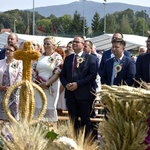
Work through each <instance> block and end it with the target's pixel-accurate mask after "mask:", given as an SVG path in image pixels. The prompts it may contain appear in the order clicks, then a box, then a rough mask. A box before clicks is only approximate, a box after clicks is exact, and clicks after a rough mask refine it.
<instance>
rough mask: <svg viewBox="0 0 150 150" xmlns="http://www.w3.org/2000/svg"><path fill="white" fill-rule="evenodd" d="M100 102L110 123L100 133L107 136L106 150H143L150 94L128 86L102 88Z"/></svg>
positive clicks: (105, 139)
mask: <svg viewBox="0 0 150 150" xmlns="http://www.w3.org/2000/svg"><path fill="white" fill-rule="evenodd" d="M98 95H100V96H101V101H102V102H103V103H104V104H105V106H106V107H107V108H108V110H109V111H107V117H108V120H106V121H104V122H103V123H102V124H101V126H99V130H100V131H101V133H102V135H103V136H104V143H103V146H104V149H105V150H135V149H139V150H144V149H145V145H144V144H142V143H143V141H144V138H145V137H146V132H147V130H148V127H147V122H146V120H147V118H148V114H149V111H150V101H149V99H150V91H147V90H144V89H141V88H134V87H129V86H107V85H102V91H101V94H99V93H98Z"/></svg>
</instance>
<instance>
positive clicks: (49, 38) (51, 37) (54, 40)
mask: <svg viewBox="0 0 150 150" xmlns="http://www.w3.org/2000/svg"><path fill="white" fill-rule="evenodd" d="M45 40H50V41H51V42H52V44H54V45H56V39H55V38H54V37H53V36H47V37H46V38H45V39H44V41H45Z"/></svg>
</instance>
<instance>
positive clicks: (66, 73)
mask: <svg viewBox="0 0 150 150" xmlns="http://www.w3.org/2000/svg"><path fill="white" fill-rule="evenodd" d="M82 57H84V58H85V60H84V61H83V62H82V63H81V64H80V65H79V67H78V68H76V71H75V73H74V75H73V74H72V63H73V58H74V54H71V55H69V56H67V57H66V59H65V61H64V64H63V68H62V71H61V73H60V81H61V82H62V84H63V86H64V87H66V85H67V84H68V83H70V82H77V84H78V88H77V89H76V90H75V91H69V90H67V89H65V98H73V97H75V98H76V99H78V100H89V99H93V95H92V94H91V90H92V86H93V85H92V83H93V81H94V80H95V78H96V75H97V62H96V59H95V57H94V56H92V55H89V54H86V53H85V52H83V54H82Z"/></svg>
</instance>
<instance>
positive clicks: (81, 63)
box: [60, 36, 97, 136]
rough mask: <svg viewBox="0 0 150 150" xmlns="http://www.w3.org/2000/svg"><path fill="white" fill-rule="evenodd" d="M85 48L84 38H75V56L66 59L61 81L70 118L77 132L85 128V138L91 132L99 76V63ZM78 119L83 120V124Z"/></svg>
mask: <svg viewBox="0 0 150 150" xmlns="http://www.w3.org/2000/svg"><path fill="white" fill-rule="evenodd" d="M83 48H84V38H83V37H82V36H76V37H74V40H73V49H74V52H75V54H71V55H69V56H67V57H66V59H65V61H64V64H63V68H62V71H61V73H60V81H61V82H62V84H63V85H64V87H65V98H66V105H67V108H68V112H69V116H70V117H71V119H72V120H73V121H74V128H75V131H76V133H77V132H78V129H79V127H80V125H81V126H82V127H83V126H85V136H87V135H88V134H89V133H90V132H91V121H90V110H91V101H92V100H93V94H92V93H91V90H92V83H93V81H94V80H95V78H96V75H97V63H96V61H95V58H94V56H92V55H89V54H87V53H85V52H83ZM77 55H78V56H77ZM76 58H77V63H76ZM75 64H76V65H75ZM78 117H80V118H81V124H80V122H79V121H78Z"/></svg>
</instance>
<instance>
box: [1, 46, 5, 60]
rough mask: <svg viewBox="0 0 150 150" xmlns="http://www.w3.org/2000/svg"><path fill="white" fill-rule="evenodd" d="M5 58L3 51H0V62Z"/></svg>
mask: <svg viewBox="0 0 150 150" xmlns="http://www.w3.org/2000/svg"><path fill="white" fill-rule="evenodd" d="M4 58H5V49H4V48H2V49H0V60H1V59H4Z"/></svg>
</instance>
